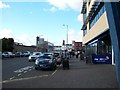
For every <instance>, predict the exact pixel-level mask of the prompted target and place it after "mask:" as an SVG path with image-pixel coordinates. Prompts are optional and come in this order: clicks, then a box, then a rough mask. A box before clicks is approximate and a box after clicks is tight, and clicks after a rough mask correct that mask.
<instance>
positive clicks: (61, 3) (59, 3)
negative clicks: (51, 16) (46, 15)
mask: <svg viewBox="0 0 120 90" xmlns="http://www.w3.org/2000/svg"><path fill="white" fill-rule="evenodd" d="M47 2H48V3H49V4H50V5H51V6H52V7H51V9H50V10H46V9H44V10H45V11H51V12H55V11H57V10H66V9H72V10H74V11H77V12H81V9H82V0H47ZM76 20H77V21H79V22H82V15H81V14H79V15H78V16H77V18H76Z"/></svg>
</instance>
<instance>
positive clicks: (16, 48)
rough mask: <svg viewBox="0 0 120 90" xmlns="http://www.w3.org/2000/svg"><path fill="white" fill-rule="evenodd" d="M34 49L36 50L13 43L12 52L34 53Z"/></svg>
mask: <svg viewBox="0 0 120 90" xmlns="http://www.w3.org/2000/svg"><path fill="white" fill-rule="evenodd" d="M35 49H36V46H26V45H23V44H22V43H18V42H15V43H14V50H13V52H25V51H30V52H33V51H35Z"/></svg>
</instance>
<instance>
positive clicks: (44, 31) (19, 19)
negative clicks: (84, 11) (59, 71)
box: [0, 0, 83, 46]
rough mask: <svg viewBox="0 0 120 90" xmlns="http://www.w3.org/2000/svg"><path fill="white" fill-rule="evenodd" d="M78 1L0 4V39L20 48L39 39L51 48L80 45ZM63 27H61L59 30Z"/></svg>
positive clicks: (79, 7) (79, 3) (60, 0)
mask: <svg viewBox="0 0 120 90" xmlns="http://www.w3.org/2000/svg"><path fill="white" fill-rule="evenodd" d="M81 3H82V2H81V0H73V1H72V0H71V1H70V0H64V1H63V0H45V1H40V2H38V1H36V2H35V1H34V2H29V1H22V2H13V1H12V2H10V1H9V2H8V1H6V2H2V1H0V39H1V38H3V37H6V38H14V41H15V42H19V43H23V44H24V45H28V46H31V45H36V37H37V36H40V37H41V38H44V39H45V40H46V41H49V42H51V43H54V45H62V42H63V40H65V42H66V38H67V25H68V43H69V44H71V43H72V41H73V40H75V41H77V42H81V41H82V35H83V34H82V30H81V27H82V16H81V13H80V12H81V7H82V6H81V5H82V4H81ZM63 24H64V25H65V26H63Z"/></svg>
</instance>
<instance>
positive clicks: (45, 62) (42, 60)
mask: <svg viewBox="0 0 120 90" xmlns="http://www.w3.org/2000/svg"><path fill="white" fill-rule="evenodd" d="M35 69H36V70H38V69H50V70H55V69H56V62H55V60H54V58H53V57H52V56H51V55H48V54H45V55H42V56H40V57H38V58H37V59H36V61H35Z"/></svg>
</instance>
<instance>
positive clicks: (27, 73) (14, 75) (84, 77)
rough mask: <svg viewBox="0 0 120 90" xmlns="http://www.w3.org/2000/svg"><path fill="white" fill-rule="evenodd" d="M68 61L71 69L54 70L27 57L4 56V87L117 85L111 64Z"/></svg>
mask: <svg viewBox="0 0 120 90" xmlns="http://www.w3.org/2000/svg"><path fill="white" fill-rule="evenodd" d="M69 64H70V69H69V70H63V68H62V65H60V66H57V69H56V70H55V71H47V70H44V71H41V70H35V69H34V62H29V61H28V58H27V57H21V58H10V59H4V60H3V61H2V79H3V83H2V88H118V85H117V80H116V73H115V67H114V66H112V65H106V64H102V65H100V64H99V65H94V64H86V63H85V61H82V60H79V59H76V58H72V59H70V60H69Z"/></svg>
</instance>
